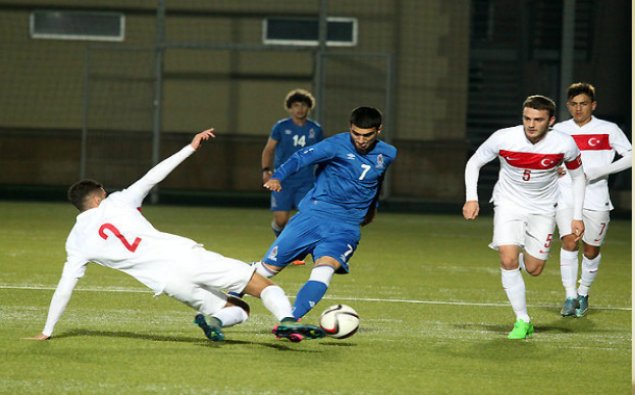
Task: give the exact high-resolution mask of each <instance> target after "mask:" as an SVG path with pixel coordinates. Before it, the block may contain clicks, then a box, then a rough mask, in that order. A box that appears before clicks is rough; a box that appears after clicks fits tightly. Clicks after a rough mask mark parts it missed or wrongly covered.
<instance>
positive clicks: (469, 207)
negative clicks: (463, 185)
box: [463, 200, 480, 220]
mask: <svg viewBox="0 0 635 395" xmlns="http://www.w3.org/2000/svg"><path fill="white" fill-rule="evenodd" d="M479 210H480V207H479V205H478V202H477V201H476V200H468V201H467V202H465V204H464V205H463V218H465V219H467V220H472V219H476V217H478V212H479Z"/></svg>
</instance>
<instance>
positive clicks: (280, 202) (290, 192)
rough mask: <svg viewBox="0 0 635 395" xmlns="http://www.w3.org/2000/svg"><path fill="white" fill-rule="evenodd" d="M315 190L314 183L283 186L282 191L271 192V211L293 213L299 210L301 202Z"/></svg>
mask: <svg viewBox="0 0 635 395" xmlns="http://www.w3.org/2000/svg"><path fill="white" fill-rule="evenodd" d="M311 188H313V183H312V182H307V183H304V184H299V185H290V186H287V185H283V186H282V191H280V192H271V211H291V210H294V209H297V208H298V204H300V200H302V198H303V197H304V196H305V195H306V193H307V192H309V190H311Z"/></svg>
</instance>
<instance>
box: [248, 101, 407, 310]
mask: <svg viewBox="0 0 635 395" xmlns="http://www.w3.org/2000/svg"><path fill="white" fill-rule="evenodd" d="M381 129H382V115H381V113H380V112H379V110H377V109H375V108H373V107H358V108H356V109H355V110H353V112H352V114H351V117H350V130H349V131H348V132H344V133H339V134H336V135H335V136H332V137H329V138H327V139H325V140H324V141H322V142H320V143H317V144H315V145H313V146H310V147H307V148H305V149H303V150H301V151H298V152H296V153H295V154H293V155H292V156H291V157H290V158H289V160H287V161H286V162H285V163H284V164H283V165H282V166H280V167H279V168H277V169H276V171H275V172H274V173H273V175H272V177H271V179H270V180H269V181H268V182H266V183H265V185H264V186H265V188H267V189H269V190H272V191H280V190H282V185H283V183H284V180H286V179H287V178H288V177H290V176H291V175H293V174H295V173H297V172H299V171H301V170H302V169H307V168H312V167H313V166H314V165H317V166H318V168H317V172H316V174H317V178H316V181H315V185H314V187H313V188H312V189H311V190H310V191H309V192H308V193H307V195H306V196H305V197H304V199H302V201H301V202H300V206H299V210H300V211H299V212H298V213H297V214H296V215H295V216H293V218H291V220H290V221H289V223H288V224H287V226H286V227H285V228H284V230H283V231H282V233H281V234H280V236H278V238H277V239H276V241H274V243H273V244H272V245H271V247H270V248H269V250H268V251H267V253H266V254H265V256H264V257H263V259H262V261H261V262H258V263H256V272H257V273H260V274H262V275H263V276H265V277H272V276H274V275H275V274H277V273H278V272H280V271H281V270H282V269H284V268H285V267H286V266H287V265H288V264H289V263H291V262H292V261H294V260H297V259H303V258H304V257H305V256H307V255H308V254H312V255H313V261H314V266H313V269H312V270H311V275H310V278H309V280H308V281H307V282H306V283H305V284H304V285H303V286H302V288H301V289H300V290H299V292H298V294H297V296H296V299H295V303H294V305H293V315H294V317H296V318H301V317H303V316H304V315H305V314H306V313H308V312H309V311H310V310H311V309H312V308H313V307H314V306H315V305H316V304H317V303H318V302H319V301H320V300H321V299H322V297H323V296H324V294H325V293H326V291H327V289H328V287H329V284H330V282H331V279H332V277H333V274H334V273H338V274H346V273H348V271H349V260H350V259H351V257H352V256H353V254H354V253H355V250H356V248H357V244H358V243H359V240H360V238H361V230H360V226H364V225H366V224H368V223H370V222H371V221H372V219H373V217H374V216H375V212H376V207H377V202H378V199H379V193H380V191H381V185H382V181H383V179H384V175H385V173H386V170H388V167H389V166H390V164H391V163H392V162H393V161H394V160H395V158H396V156H397V149H396V148H395V147H393V146H392V145H390V144H388V143H385V142H383V141H380V140H378V137H379V134H380V133H381Z"/></svg>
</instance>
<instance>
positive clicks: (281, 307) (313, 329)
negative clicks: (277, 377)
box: [243, 273, 325, 342]
mask: <svg viewBox="0 0 635 395" xmlns="http://www.w3.org/2000/svg"><path fill="white" fill-rule="evenodd" d="M243 292H244V293H246V294H248V295H251V296H255V297H258V298H260V300H261V301H262V304H263V305H264V306H265V307H266V308H267V310H269V311H270V312H271V314H273V315H274V316H275V317H276V319H277V320H278V321H280V323H279V324H278V325H276V326H275V327H274V328H273V333H274V334H275V335H276V336H277V337H284V338H287V339H289V340H291V341H292V342H299V341H302V340H303V339H317V338H321V337H324V336H325V333H324V330H322V329H321V328H320V327H318V326H315V325H310V324H303V323H299V322H297V320H296V319H295V318H294V317H293V313H292V312H291V302H289V298H287V296H286V295H285V293H284V291H283V290H282V288H280V287H279V286H278V285H276V284H274V283H273V282H272V281H271V280H269V279H268V278H265V277H262V276H261V275H259V274H258V273H254V275H253V277H252V278H251V280H250V281H249V283H248V284H247V286H246V287H245V289H244V291H243Z"/></svg>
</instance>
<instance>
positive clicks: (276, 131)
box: [261, 89, 324, 237]
mask: <svg viewBox="0 0 635 395" xmlns="http://www.w3.org/2000/svg"><path fill="white" fill-rule="evenodd" d="M284 107H285V109H286V110H287V111H288V112H289V117H287V118H284V119H281V120H279V121H278V122H276V124H275V125H273V127H272V128H271V133H270V135H269V139H268V140H267V144H266V145H265V147H264V149H263V150H262V160H261V163H262V183H263V184H266V183H267V181H269V179H270V178H271V175H272V174H273V171H274V169H277V168H279V167H280V166H281V165H282V164H283V163H284V162H286V161H287V159H289V157H290V156H291V155H293V154H294V153H295V152H297V151H298V150H301V149H303V148H305V147H308V146H310V145H313V144H315V143H318V142H320V141H322V139H323V138H324V136H323V132H322V127H321V126H320V125H319V124H318V123H317V122H315V121H313V120H311V119H309V113H310V112H311V110H312V109H313V108H314V107H315V99H314V98H313V95H311V93H310V92H308V91H306V90H304V89H294V90H292V91H290V92H289V93H287V96H286V97H285V99H284ZM314 181H315V174H314V168H313V167H307V168H304V169H301V170H300V171H298V172H297V173H295V174H293V175H291V176H289V177H287V178H286V179H285V180H284V183H283V188H282V190H280V191H272V192H271V211H272V212H273V221H272V222H271V229H272V230H273V233H274V234H275V235H276V237H277V236H278V235H279V234H280V232H282V229H284V227H285V226H286V225H287V222H289V218H290V217H291V210H294V209H297V208H298V205H299V203H300V200H302V198H303V197H304V195H306V193H307V192H308V191H309V189H311V188H312V187H313V182H314Z"/></svg>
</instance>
